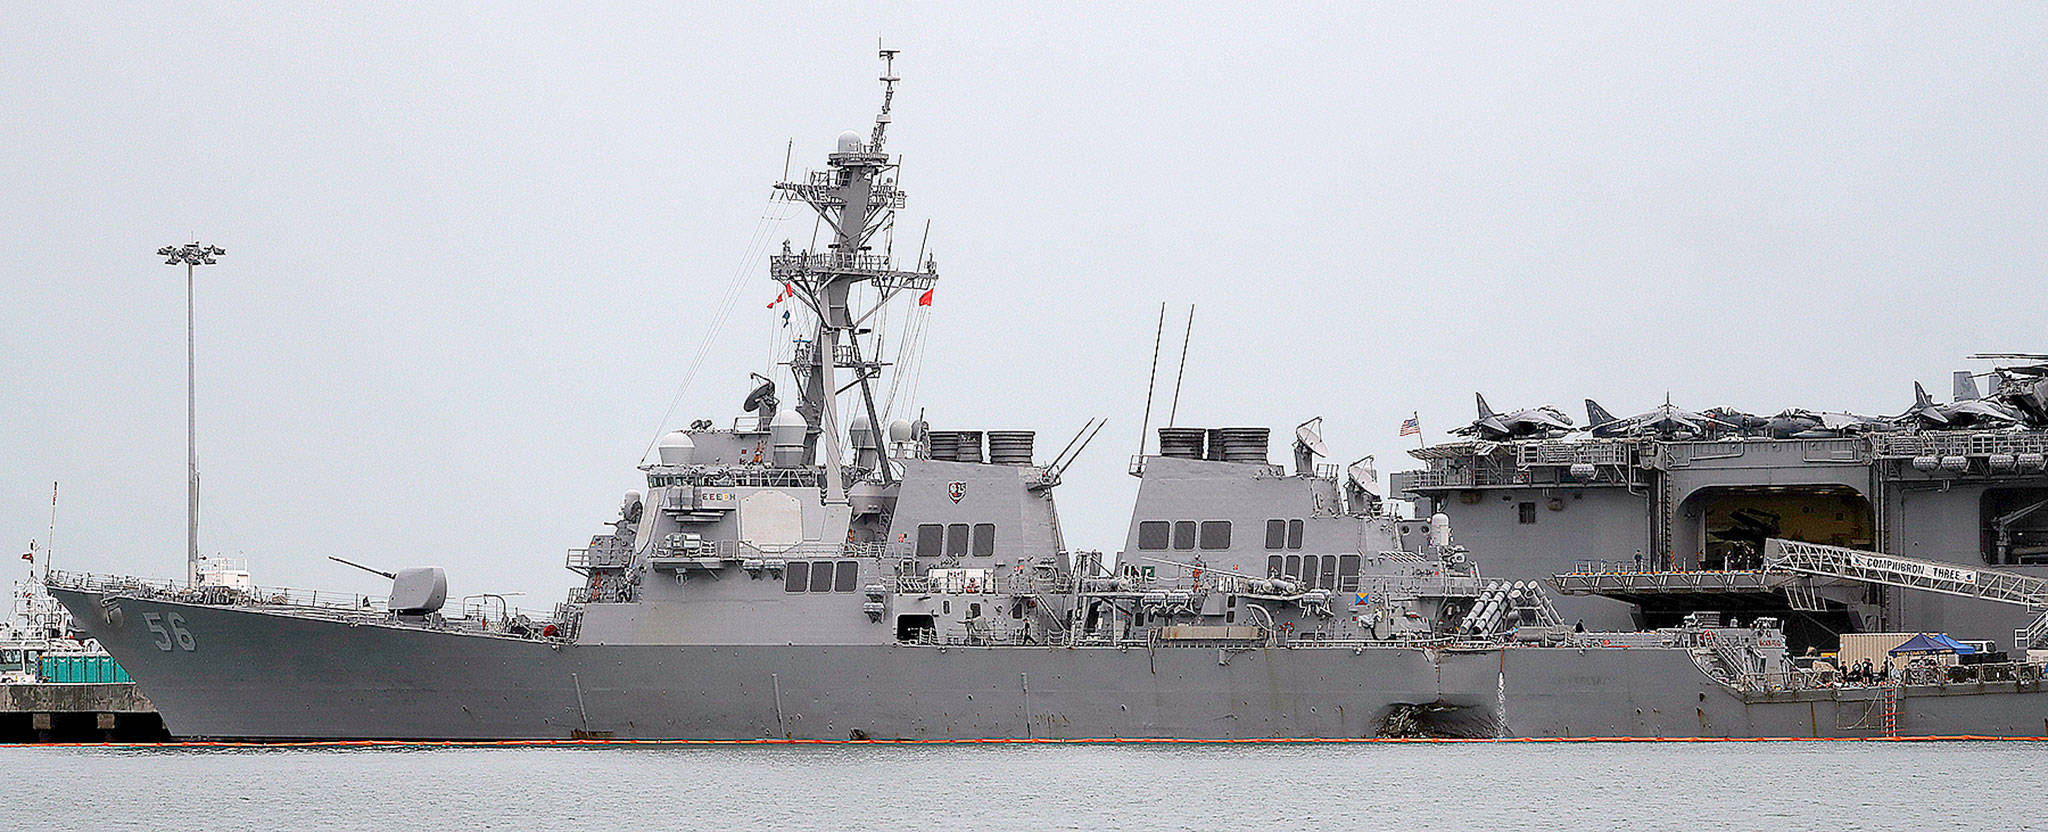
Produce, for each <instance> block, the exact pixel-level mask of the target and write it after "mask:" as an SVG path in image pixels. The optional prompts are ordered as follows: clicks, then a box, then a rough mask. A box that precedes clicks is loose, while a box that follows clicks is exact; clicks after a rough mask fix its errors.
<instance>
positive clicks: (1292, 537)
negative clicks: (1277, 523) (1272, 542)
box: [1287, 520, 1301, 549]
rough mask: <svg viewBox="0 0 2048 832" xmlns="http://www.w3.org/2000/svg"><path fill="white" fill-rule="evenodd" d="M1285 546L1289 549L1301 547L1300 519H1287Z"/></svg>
mask: <svg viewBox="0 0 2048 832" xmlns="http://www.w3.org/2000/svg"><path fill="white" fill-rule="evenodd" d="M1287 548H1289V549H1299V548H1301V521H1300V520H1289V521H1287Z"/></svg>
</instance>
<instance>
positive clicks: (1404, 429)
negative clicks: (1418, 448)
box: [1401, 416, 1422, 436]
mask: <svg viewBox="0 0 2048 832" xmlns="http://www.w3.org/2000/svg"><path fill="white" fill-rule="evenodd" d="M1401 435H1402V436H1421V435H1422V417H1420V416H1410V417H1408V418H1406V419H1403V420H1401Z"/></svg>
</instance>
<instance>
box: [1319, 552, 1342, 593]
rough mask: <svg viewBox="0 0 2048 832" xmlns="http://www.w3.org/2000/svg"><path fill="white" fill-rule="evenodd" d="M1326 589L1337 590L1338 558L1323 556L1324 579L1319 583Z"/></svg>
mask: <svg viewBox="0 0 2048 832" xmlns="http://www.w3.org/2000/svg"><path fill="white" fill-rule="evenodd" d="M1318 583H1320V584H1322V587H1323V588H1324V589H1336V588H1337V556H1336V555H1324V556H1323V577H1322V580H1320V581H1318Z"/></svg>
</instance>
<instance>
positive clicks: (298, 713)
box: [55, 589, 2048, 740]
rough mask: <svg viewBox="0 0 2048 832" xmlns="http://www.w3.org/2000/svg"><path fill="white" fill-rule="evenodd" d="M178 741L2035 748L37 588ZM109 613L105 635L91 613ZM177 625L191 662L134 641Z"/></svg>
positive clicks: (1540, 660) (1707, 687)
mask: <svg viewBox="0 0 2048 832" xmlns="http://www.w3.org/2000/svg"><path fill="white" fill-rule="evenodd" d="M55 592H56V594H57V596H58V597H59V599H60V600H62V602H63V603H64V604H65V605H66V606H67V607H69V608H70V609H71V610H72V611H73V613H74V615H77V616H78V618H79V620H81V621H85V622H88V623H89V624H90V626H89V629H90V631H91V632H92V634H93V635H94V636H95V637H97V638H99V639H100V640H101V642H102V643H103V644H105V645H106V646H107V649H108V650H109V651H110V652H112V653H113V654H114V655H115V656H116V657H117V658H118V659H119V660H120V661H121V663H122V664H123V666H125V667H129V668H132V669H133V672H134V673H135V674H136V675H137V676H138V677H139V678H144V679H148V680H150V682H151V684H150V688H149V692H150V696H151V697H152V698H153V699H154V700H155V701H156V702H157V703H158V706H159V708H160V709H161V710H162V712H163V714H164V717H165V722H166V725H167V727H168V728H169V729H170V731H171V732H172V733H173V734H174V735H176V736H179V737H183V738H221V739H253V740H291V739H307V738H323V739H332V738H350V739H418V740H428V739H567V738H572V737H615V738H619V739H758V738H793V739H828V740H829V739H848V738H872V739H960V740H965V739H986V738H1046V739H1063V738H1064V739H1082V738H1182V739H1240V738H1328V739H1343V738H1357V737H1372V736H1377V735H1383V734H1385V733H1386V731H1387V729H1388V728H1389V725H1390V721H1391V720H1393V719H1395V718H1396V717H1397V716H1399V715H1401V714H1414V713H1418V712H1420V713H1422V714H1423V715H1422V716H1421V717H1420V718H1421V719H1423V720H1424V721H1428V722H1430V723H1431V724H1430V725H1429V726H1428V733H1429V734H1431V735H1434V736H1461V737H1475V738H1485V737H1881V736H1887V735H1897V736H1947V735H1982V736H2041V735H2043V734H2044V733H2048V727H2044V725H2048V722H2044V721H2048V693H2044V691H2043V690H2042V688H2041V687H2040V685H2039V684H2038V683H2035V684H2024V683H2019V682H2003V683H1999V682H1986V683H1981V684H1978V685H1975V686H1972V687H1970V688H1968V689H1967V690H1964V689H1958V688H1955V687H1954V686H1933V687H1929V688H1925V689H1923V688H1916V687H1910V686H1909V687H1906V688H1903V689H1902V690H1901V692H1900V693H1901V695H1900V696H1899V697H1898V699H1897V704H1896V706H1895V707H1896V716H1895V719H1894V723H1893V726H1892V728H1891V729H1890V730H1887V728H1886V725H1885V723H1884V719H1883V715H1884V712H1885V711H1886V710H1887V705H1886V703H1885V696H1884V692H1883V690H1882V689H1880V688H1862V689H1857V688H1835V689H1829V690H1824V691H1805V692H1798V693H1782V694H1777V695H1775V696H1768V695H1766V696H1746V695H1744V694H1741V693H1739V692H1737V691H1734V690H1731V689H1730V688H1728V687H1727V686H1725V685H1722V684H1721V683H1719V682H1717V681H1715V680H1713V679H1711V678H1709V677H1708V676H1707V675H1706V674H1705V673H1703V672H1701V670H1700V669H1699V668H1698V667H1696V666H1695V664H1694V660H1693V657H1692V656H1691V654H1690V653H1689V652H1688V651H1686V650H1681V649H1665V648H1631V649H1594V650H1583V649H1570V648H1547V647H1507V646H1501V647H1492V648H1473V649H1457V648H1445V649H1423V648H1415V647H1358V648H1347V647H1294V648H1276V647H1260V648H1246V647H1217V646H1193V645H1187V646H1169V647H1155V648H1131V647H1126V648H1118V647H1075V648H1066V647H1029V646H993V647H962V646H951V647H940V646H929V645H925V646H912V645H823V644H814V645H794V646H792V645H759V644H733V645H666V646H665V645H603V644H550V643H541V642H535V641H530V640H522V639H513V638H503V637H496V636H490V635H477V634H461V633H447V632H428V631H421V630H416V629H410V628H405V627H392V626H379V625H354V626H352V625H350V624H347V623H343V622H339V621H327V620H320V619H314V618H306V617H298V616H290V615H278V614H271V613H265V612H261V611H255V610H250V609H243V608H234V607H216V606H207V605H200V604H185V603H176V602H168V601H157V600H147V599H137V598H118V599H116V600H114V601H113V604H112V607H108V606H103V604H102V600H103V596H101V595H99V594H97V593H91V592H80V591H73V590H64V589H58V590H55ZM113 607H118V608H119V609H120V614H119V615H118V616H113V618H115V619H116V620H118V621H120V622H121V624H120V625H119V626H117V625H114V624H110V623H109V616H108V615H107V614H106V613H107V610H108V609H110V608H113ZM173 613H176V614H177V615H179V616H180V618H181V619H182V622H183V624H184V626H185V627H186V628H187V629H188V631H189V633H190V634H191V641H192V644H193V649H191V650H185V649H182V645H174V647H173V649H171V650H162V649H159V646H158V644H157V643H156V641H155V639H154V637H153V635H152V634H151V633H150V632H149V631H148V630H147V629H145V628H144V627H142V626H140V625H139V623H138V622H142V621H144V620H147V618H148V617H149V616H151V615H156V616H159V617H167V616H169V615H171V614H173Z"/></svg>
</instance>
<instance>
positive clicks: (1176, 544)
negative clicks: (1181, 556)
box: [1173, 520, 1195, 549]
mask: <svg viewBox="0 0 2048 832" xmlns="http://www.w3.org/2000/svg"><path fill="white" fill-rule="evenodd" d="M1173 548H1175V549H1193V548H1195V521H1193V520H1180V521H1176V522H1175V523H1174V524H1173Z"/></svg>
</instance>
